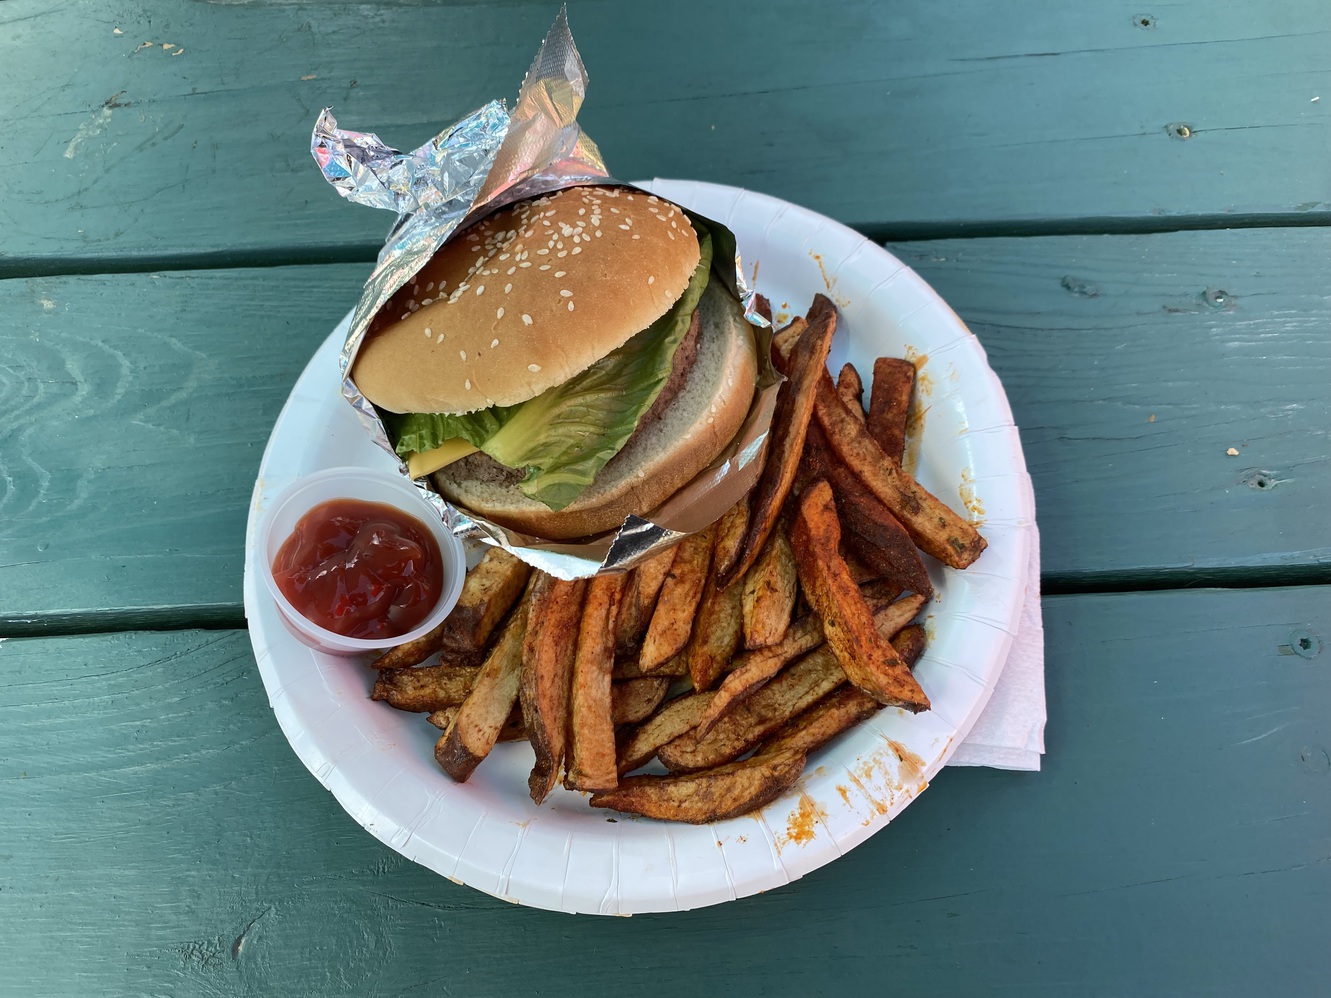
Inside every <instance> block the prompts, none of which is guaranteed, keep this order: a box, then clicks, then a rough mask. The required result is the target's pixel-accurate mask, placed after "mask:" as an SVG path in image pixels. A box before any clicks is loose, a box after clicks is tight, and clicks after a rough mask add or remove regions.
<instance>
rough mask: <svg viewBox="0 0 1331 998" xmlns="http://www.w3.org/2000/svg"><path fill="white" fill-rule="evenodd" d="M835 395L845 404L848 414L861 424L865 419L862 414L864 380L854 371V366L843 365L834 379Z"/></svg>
mask: <svg viewBox="0 0 1331 998" xmlns="http://www.w3.org/2000/svg"><path fill="white" fill-rule="evenodd" d="M836 393H837V394H838V395H840V396H841V401H842V402H845V403H846V408H847V409H849V410H850V414H851V415H852V416H854V417H856V418H857V419H859V421H860V422H861V423H862V422H864V421H865V419H866V418H867V417H866V416H865V414H864V379H863V378H861V377H860V372H859V371H857V370H855V365H854V364H843V365H842V366H841V373H840V374H838V375H837V379H836Z"/></svg>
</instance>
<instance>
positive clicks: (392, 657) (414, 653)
mask: <svg viewBox="0 0 1331 998" xmlns="http://www.w3.org/2000/svg"><path fill="white" fill-rule="evenodd" d="M447 623H448V618H447V617H445V618H444V619H443V620H441V621H440V622H439V626H437V627H435V628H433V629H431V631H430V632H429V633H428V634H422V635H421V636H420V637H419V638H417V639H416V640H415V641H408V642H406V643H405V644H400V645H398V646H397V647H396V648H390V649H388V651H386V652H384V653H383V654H382V655H380V656H379V657H378V658H376V659H375V660H374V661H373V662H371V663H370V668H371V669H410V668H411V667H412V666H415V665H420V664H421V663H422V662H424V661H425V660H426V659H427V658H429V657H430V656H431V655H433V654H434V653H435V652H437V651H438V650H439V639H440V638H441V637H442V636H443V633H444V627H445V625H447ZM453 664H460V663H456V662H455V663H453ZM466 664H471V663H470V662H468V663H466Z"/></svg>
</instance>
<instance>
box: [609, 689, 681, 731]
mask: <svg viewBox="0 0 1331 998" xmlns="http://www.w3.org/2000/svg"><path fill="white" fill-rule="evenodd" d="M669 692H670V677H669V676H647V677H646V678H644V679H630V680H627V681H626V682H622V683H615V685H614V686H612V687H611V688H610V720H611V721H612V722H613V723H614V725H615V727H619V726H620V725H621V724H637V723H638V722H639V721H641V720H642V719H643V718H644V717H648V716H650V715H651V713H652V711H654V710H656V708H657V707H659V706H661V701H662V700H664V699H665V698H666V694H667V693H669Z"/></svg>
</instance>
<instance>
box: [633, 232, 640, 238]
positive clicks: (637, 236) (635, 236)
mask: <svg viewBox="0 0 1331 998" xmlns="http://www.w3.org/2000/svg"><path fill="white" fill-rule="evenodd" d="M633 238H634V239H640V238H641V237H640V236H639V235H638V234H637V233H636V232H635V233H633Z"/></svg>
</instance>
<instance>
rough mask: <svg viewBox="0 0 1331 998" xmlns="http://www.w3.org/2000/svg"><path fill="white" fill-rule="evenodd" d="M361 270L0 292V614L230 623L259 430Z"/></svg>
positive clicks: (144, 279) (149, 279)
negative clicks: (108, 614) (113, 613)
mask: <svg viewBox="0 0 1331 998" xmlns="http://www.w3.org/2000/svg"><path fill="white" fill-rule="evenodd" d="M366 269H367V268H365V267H359V266H358V267H307V268H297V269H286V268H273V269H265V270H228V271H207V272H196V273H188V274H181V273H177V274H170V275H161V276H156V275H136V276H133V277H79V278H35V279H31V280H19V281H0V440H3V442H4V443H3V447H0V476H2V477H0V591H2V592H4V593H5V594H6V595H5V598H4V599H3V601H2V602H3V605H2V606H0V617H3V618H5V619H6V620H8V621H9V622H10V623H11V624H14V623H18V624H20V625H21V624H22V622H23V621H25V620H37V621H40V619H41V618H43V617H46V616H56V617H65V616H67V615H69V614H73V615H74V616H76V617H77V616H79V615H80V614H81V613H82V611H95V610H99V609H101V610H106V609H116V608H120V609H128V610H131V611H134V613H135V614H136V615H137V616H138V617H139V618H140V619H142V620H144V621H145V622H147V623H151V624H153V625H156V626H160V625H161V624H163V623H167V621H166V620H164V619H162V618H163V617H164V616H167V615H171V614H174V616H173V617H172V620H171V622H173V623H176V624H177V625H178V624H179V622H180V620H181V619H182V618H186V617H189V616H190V615H196V616H195V619H199V616H198V615H202V616H203V617H204V618H212V619H216V618H218V617H223V618H224V617H226V615H227V614H229V615H230V620H232V621H236V620H238V619H239V618H238V616H237V611H238V609H239V602H238V601H239V599H240V577H241V569H242V566H243V563H244V551H243V546H244V535H245V517H246V514H247V511H248V507H249V496H250V493H251V491H252V490H253V488H254V479H255V476H256V475H257V474H258V470H259V459H260V457H261V456H262V454H263V449H264V445H265V444H266V443H267V440H268V434H269V432H270V431H271V430H272V426H273V421H274V420H275V419H276V418H277V414H278V412H279V411H280V410H281V408H282V405H283V404H284V403H285V401H286V397H287V395H288V393H289V392H290V391H291V386H292V385H293V384H294V383H295V380H296V377H297V375H298V374H299V373H300V371H301V370H302V369H303V368H304V366H305V364H306V362H307V361H308V360H309V358H310V356H311V355H312V354H313V352H314V350H315V348H316V346H318V344H319V343H321V342H322V341H323V339H324V338H325V337H326V336H327V335H328V333H329V332H330V331H331V330H332V329H333V327H334V326H335V325H336V324H337V322H338V321H339V320H340V319H341V317H342V316H343V314H345V312H346V311H347V310H348V309H349V308H350V307H351V305H352V304H353V303H354V301H355V298H356V295H357V292H358V289H359V283H360V281H361V280H362V279H363V277H364V275H365V271H366ZM168 607H169V608H172V609H171V610H167V609H165V608H168ZM83 622H84V623H85V624H86V623H87V622H88V621H87V618H86V615H84V616H83ZM30 626H32V625H30Z"/></svg>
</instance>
